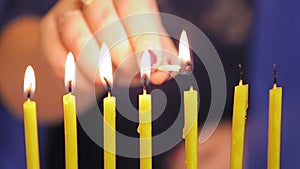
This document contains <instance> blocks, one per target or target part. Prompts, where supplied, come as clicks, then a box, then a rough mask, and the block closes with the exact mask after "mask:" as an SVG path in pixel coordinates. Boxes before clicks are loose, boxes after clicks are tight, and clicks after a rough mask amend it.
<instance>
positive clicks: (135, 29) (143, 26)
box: [114, 0, 176, 84]
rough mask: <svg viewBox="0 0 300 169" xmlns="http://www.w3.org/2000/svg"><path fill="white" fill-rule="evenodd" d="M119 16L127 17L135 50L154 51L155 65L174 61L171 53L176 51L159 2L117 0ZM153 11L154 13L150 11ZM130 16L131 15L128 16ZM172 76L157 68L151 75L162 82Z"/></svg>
mask: <svg viewBox="0 0 300 169" xmlns="http://www.w3.org/2000/svg"><path fill="white" fill-rule="evenodd" d="M114 2H115V6H116V8H117V11H118V14H119V16H120V17H121V18H122V17H125V18H124V19H123V20H122V22H123V24H124V27H125V29H126V31H127V33H128V35H129V40H130V43H131V44H132V46H133V48H134V51H135V52H136V53H137V52H139V53H140V52H142V51H144V50H147V49H151V50H152V51H153V55H151V56H152V57H154V59H152V60H156V63H154V64H153V66H154V67H156V66H158V65H161V64H170V62H171V61H172V60H171V59H170V55H165V54H166V53H174V51H176V49H175V47H174V45H173V43H172V41H171V39H170V38H169V37H168V35H167V34H166V31H165V30H164V27H163V24H162V22H161V20H160V16H159V14H158V13H153V12H158V8H157V4H156V2H155V1H154V0H139V1H134V0H128V1H121V0H115V1H114ZM150 12H152V13H150ZM126 16H130V17H126ZM140 57H141V55H138V56H137V58H136V59H137V62H138V63H139V62H140ZM169 77H170V73H169V72H163V71H159V70H155V71H154V72H152V75H151V82H152V83H155V84H160V83H162V82H164V81H165V80H167V79H168V78H169Z"/></svg>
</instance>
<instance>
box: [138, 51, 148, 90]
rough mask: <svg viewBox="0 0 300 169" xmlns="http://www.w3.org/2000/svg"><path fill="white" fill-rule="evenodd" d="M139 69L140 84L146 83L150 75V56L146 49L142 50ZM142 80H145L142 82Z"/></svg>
mask: <svg viewBox="0 0 300 169" xmlns="http://www.w3.org/2000/svg"><path fill="white" fill-rule="evenodd" d="M140 69H141V70H140V71H141V80H142V84H144V83H147V82H148V81H149V80H150V75H151V58H150V53H149V52H148V50H146V51H144V52H143V55H142V58H141V64H140ZM143 80H145V81H144V83H143Z"/></svg>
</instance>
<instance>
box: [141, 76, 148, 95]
mask: <svg viewBox="0 0 300 169" xmlns="http://www.w3.org/2000/svg"><path fill="white" fill-rule="evenodd" d="M142 85H143V91H144V93H145V91H146V88H147V75H146V74H143V76H142Z"/></svg>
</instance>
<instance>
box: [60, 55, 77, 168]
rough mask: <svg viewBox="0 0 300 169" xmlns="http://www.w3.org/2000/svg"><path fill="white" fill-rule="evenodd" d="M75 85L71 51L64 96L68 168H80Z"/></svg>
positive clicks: (67, 62) (68, 56)
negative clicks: (73, 91) (73, 92)
mask: <svg viewBox="0 0 300 169" xmlns="http://www.w3.org/2000/svg"><path fill="white" fill-rule="evenodd" d="M74 85H75V61H74V56H73V55H72V53H71V52H70V53H68V55H67V60H66V67H65V86H66V91H67V92H68V93H67V94H65V95H64V96H63V105H64V130H65V159H66V160H65V162H66V169H77V168H78V156H77V154H78V153H77V152H78V150H77V121H76V98H75V96H74V95H72V90H73V88H74Z"/></svg>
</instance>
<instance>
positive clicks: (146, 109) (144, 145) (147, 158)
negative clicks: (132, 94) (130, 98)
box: [138, 90, 152, 169]
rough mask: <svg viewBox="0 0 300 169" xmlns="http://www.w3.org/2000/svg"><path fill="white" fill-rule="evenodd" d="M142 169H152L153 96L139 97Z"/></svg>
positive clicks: (144, 95) (145, 94) (143, 95)
mask: <svg viewBox="0 0 300 169" xmlns="http://www.w3.org/2000/svg"><path fill="white" fill-rule="evenodd" d="M139 121H140V124H139V127H138V132H139V133H140V157H141V158H140V169H152V138H151V137H152V124H151V121H152V117H151V94H147V93H146V90H144V92H143V94H141V95H139Z"/></svg>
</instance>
